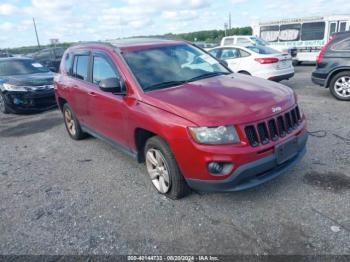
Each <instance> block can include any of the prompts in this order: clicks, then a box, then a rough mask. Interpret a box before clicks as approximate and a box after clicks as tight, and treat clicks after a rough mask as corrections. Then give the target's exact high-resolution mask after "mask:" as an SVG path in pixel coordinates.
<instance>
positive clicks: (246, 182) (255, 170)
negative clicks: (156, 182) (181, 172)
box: [186, 132, 308, 192]
mask: <svg viewBox="0 0 350 262" xmlns="http://www.w3.org/2000/svg"><path fill="white" fill-rule="evenodd" d="M307 137H308V135H307V132H304V134H302V135H300V136H298V137H297V142H298V152H297V154H296V155H294V156H293V157H292V158H291V159H289V160H288V161H286V162H284V163H282V164H281V165H278V164H277V158H276V155H275V154H271V155H269V156H267V157H264V158H261V159H259V160H256V161H253V162H250V163H247V164H244V165H241V166H240V167H239V168H238V169H236V170H235V172H234V173H233V174H232V175H231V176H229V177H228V178H227V179H225V180H199V179H186V181H187V184H188V185H189V186H190V187H191V188H193V189H195V190H198V191H208V192H233V191H240V190H245V189H249V188H253V187H256V186H258V185H260V184H263V183H265V182H267V181H270V180H272V179H274V178H276V177H278V176H280V175H282V174H285V173H286V172H287V171H288V170H289V169H290V168H291V167H293V166H294V165H296V164H297V163H298V162H299V161H300V160H301V159H302V157H303V156H304V155H305V153H306V142H307Z"/></svg>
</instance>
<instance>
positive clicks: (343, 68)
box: [324, 66, 350, 88]
mask: <svg viewBox="0 0 350 262" xmlns="http://www.w3.org/2000/svg"><path fill="white" fill-rule="evenodd" d="M344 71H349V72H350V66H344V67H338V68H336V69H333V70H332V71H331V72H330V73H329V74H328V77H327V79H326V82H325V85H324V87H325V88H329V85H330V83H331V81H332V79H333V77H334V76H335V75H336V74H339V73H341V72H344Z"/></svg>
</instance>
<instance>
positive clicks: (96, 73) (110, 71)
mask: <svg viewBox="0 0 350 262" xmlns="http://www.w3.org/2000/svg"><path fill="white" fill-rule="evenodd" d="M108 78H119V75H118V74H117V73H116V71H115V70H114V68H113V67H112V65H111V64H110V63H109V62H108V61H107V60H106V59H105V58H104V57H100V56H95V57H94V64H93V69H92V82H93V83H94V84H97V85H98V84H99V83H100V82H101V81H102V80H105V79H108Z"/></svg>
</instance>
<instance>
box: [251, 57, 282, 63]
mask: <svg viewBox="0 0 350 262" xmlns="http://www.w3.org/2000/svg"><path fill="white" fill-rule="evenodd" d="M254 60H255V61H257V62H259V63H260V64H274V63H278V61H279V60H278V58H276V57H264V58H255V59H254Z"/></svg>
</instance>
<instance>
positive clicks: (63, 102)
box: [57, 96, 67, 111]
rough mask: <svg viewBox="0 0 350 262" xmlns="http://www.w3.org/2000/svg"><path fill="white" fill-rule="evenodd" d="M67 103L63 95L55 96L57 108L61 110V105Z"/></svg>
mask: <svg viewBox="0 0 350 262" xmlns="http://www.w3.org/2000/svg"><path fill="white" fill-rule="evenodd" d="M66 103H67V100H66V99H64V98H63V97H60V96H59V97H58V98H57V104H58V107H59V109H60V110H61V111H62V110H63V105H64V104H66Z"/></svg>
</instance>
